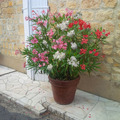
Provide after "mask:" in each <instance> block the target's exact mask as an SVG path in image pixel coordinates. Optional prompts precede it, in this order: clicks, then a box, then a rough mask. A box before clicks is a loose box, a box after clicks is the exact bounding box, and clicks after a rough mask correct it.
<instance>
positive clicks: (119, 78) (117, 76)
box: [112, 73, 120, 81]
mask: <svg viewBox="0 0 120 120" xmlns="http://www.w3.org/2000/svg"><path fill="white" fill-rule="evenodd" d="M112 80H115V81H120V74H119V73H118V74H117V73H112Z"/></svg>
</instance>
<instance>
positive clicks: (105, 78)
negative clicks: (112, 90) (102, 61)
mask: <svg viewBox="0 0 120 120" xmlns="http://www.w3.org/2000/svg"><path fill="white" fill-rule="evenodd" d="M102 78H103V80H107V81H109V80H111V75H108V74H105V75H102Z"/></svg>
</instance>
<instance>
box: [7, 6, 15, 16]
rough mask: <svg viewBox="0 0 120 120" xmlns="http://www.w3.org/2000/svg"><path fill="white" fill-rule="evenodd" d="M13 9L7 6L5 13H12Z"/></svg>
mask: <svg viewBox="0 0 120 120" xmlns="http://www.w3.org/2000/svg"><path fill="white" fill-rule="evenodd" d="M14 12H15V11H14V8H12V7H8V8H7V13H8V14H13V13H14Z"/></svg>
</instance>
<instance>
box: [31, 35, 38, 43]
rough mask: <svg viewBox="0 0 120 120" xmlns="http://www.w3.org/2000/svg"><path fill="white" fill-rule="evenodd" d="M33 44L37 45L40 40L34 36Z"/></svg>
mask: <svg viewBox="0 0 120 120" xmlns="http://www.w3.org/2000/svg"><path fill="white" fill-rule="evenodd" d="M31 43H32V44H35V43H38V40H37V38H36V37H35V36H34V38H33V39H32V40H31Z"/></svg>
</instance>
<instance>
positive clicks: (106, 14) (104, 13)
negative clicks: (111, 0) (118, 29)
mask: <svg viewBox="0 0 120 120" xmlns="http://www.w3.org/2000/svg"><path fill="white" fill-rule="evenodd" d="M112 18H113V10H99V11H98V12H97V13H96V20H98V21H105V20H111V19H112Z"/></svg>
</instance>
